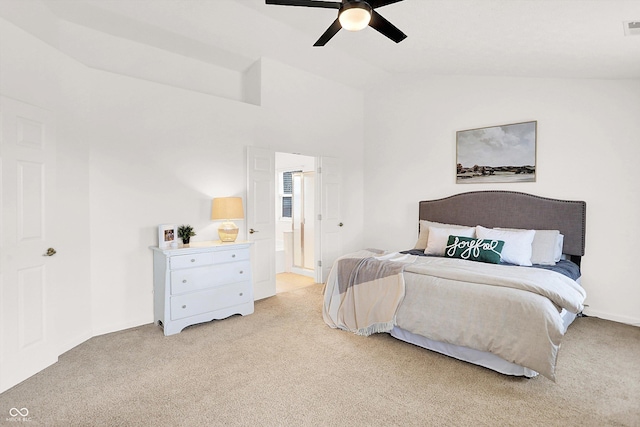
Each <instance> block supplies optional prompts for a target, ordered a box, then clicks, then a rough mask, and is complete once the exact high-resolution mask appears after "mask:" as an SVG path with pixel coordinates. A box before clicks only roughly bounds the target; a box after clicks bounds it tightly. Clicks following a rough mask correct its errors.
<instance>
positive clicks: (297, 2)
mask: <svg viewBox="0 0 640 427" xmlns="http://www.w3.org/2000/svg"><path fill="white" fill-rule="evenodd" d="M265 4H277V5H280V6H306V7H322V8H325V9H340V6H341V5H342V2H338V3H336V2H333V1H320V0H266V3H265Z"/></svg>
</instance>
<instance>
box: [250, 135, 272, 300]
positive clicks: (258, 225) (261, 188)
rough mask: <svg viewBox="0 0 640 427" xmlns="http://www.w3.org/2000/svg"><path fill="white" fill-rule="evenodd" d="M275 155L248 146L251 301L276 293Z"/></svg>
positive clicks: (268, 151) (270, 151)
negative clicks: (252, 296) (251, 266)
mask: <svg viewBox="0 0 640 427" xmlns="http://www.w3.org/2000/svg"><path fill="white" fill-rule="evenodd" d="M275 188H276V172H275V152H274V151H272V150H268V149H265V148H257V147H247V229H248V230H247V231H248V238H249V240H250V241H252V242H253V245H252V248H251V250H252V256H251V262H252V265H253V295H254V299H256V300H258V299H262V298H266V297H270V296H273V295H275V294H276V272H275V271H276V267H275V264H276V263H275V253H276V241H275V240H276V220H275V197H276V196H275Z"/></svg>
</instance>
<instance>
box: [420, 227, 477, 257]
mask: <svg viewBox="0 0 640 427" xmlns="http://www.w3.org/2000/svg"><path fill="white" fill-rule="evenodd" d="M475 234H476V229H475V228H474V227H455V228H444V227H429V238H428V239H427V247H426V249H425V250H424V253H425V255H437V256H444V250H445V248H446V247H447V241H448V240H449V236H462V237H475Z"/></svg>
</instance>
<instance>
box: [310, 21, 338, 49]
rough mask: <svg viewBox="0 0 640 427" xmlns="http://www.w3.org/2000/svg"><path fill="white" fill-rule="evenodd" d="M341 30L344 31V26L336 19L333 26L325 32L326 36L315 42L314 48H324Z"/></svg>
mask: <svg viewBox="0 0 640 427" xmlns="http://www.w3.org/2000/svg"><path fill="white" fill-rule="evenodd" d="M340 29H342V25H340V21H338V20H337V19H336V20H335V21H333V24H331V26H330V27H329V28H327V31H325V32H324V34H323V35H321V36H320V38H319V39H318V41H317V42H315V44H314V46H324V45H325V44H327V42H328V41H329V40H331V38H332V37H333V36H335V35H336V33H337V32H338V31H340Z"/></svg>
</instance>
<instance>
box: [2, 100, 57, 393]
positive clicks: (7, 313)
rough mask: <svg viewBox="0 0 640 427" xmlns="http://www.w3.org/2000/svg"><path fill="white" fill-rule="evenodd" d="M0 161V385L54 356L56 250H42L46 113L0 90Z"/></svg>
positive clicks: (50, 185)
mask: <svg viewBox="0 0 640 427" xmlns="http://www.w3.org/2000/svg"><path fill="white" fill-rule="evenodd" d="M0 161H1V163H0V168H1V175H0V177H1V186H2V194H1V199H0V205H1V211H0V216H1V221H0V227H1V229H0V313H1V314H0V324H1V326H0V392H2V391H5V390H7V389H9V388H10V387H12V386H14V385H16V384H18V383H19V382H21V381H23V380H25V379H27V378H28V377H30V376H32V375H33V374H35V373H37V372H39V371H40V370H42V369H44V368H46V367H47V366H49V365H51V364H53V363H55V362H56V361H57V360H58V354H57V351H56V345H55V343H54V342H53V337H54V333H55V329H54V328H55V324H54V320H55V312H54V307H53V305H52V301H53V300H54V298H55V295H56V288H55V285H54V283H55V282H54V280H53V278H52V274H51V267H50V265H51V263H54V262H55V261H56V257H55V256H47V249H48V248H49V247H50V246H53V242H52V241H51V238H50V234H51V231H52V227H53V224H52V220H53V219H54V203H55V194H54V193H55V188H56V187H55V175H56V169H55V126H54V120H53V115H52V114H51V113H50V112H49V111H46V110H43V109H41V108H38V107H35V106H32V105H29V104H25V103H23V102H20V101H16V100H13V99H10V98H6V97H2V96H0ZM51 254H52V253H51V252H50V255H51ZM43 255H44V256H43Z"/></svg>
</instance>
